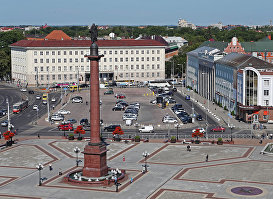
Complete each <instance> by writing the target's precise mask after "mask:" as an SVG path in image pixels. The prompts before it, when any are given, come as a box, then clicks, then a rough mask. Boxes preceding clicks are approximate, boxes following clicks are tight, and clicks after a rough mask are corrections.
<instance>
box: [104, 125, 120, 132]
mask: <svg viewBox="0 0 273 199" xmlns="http://www.w3.org/2000/svg"><path fill="white" fill-rule="evenodd" d="M117 127H120V125H110V126H106V127H104V131H112V132H113V131H114V130H115V129H116V128H117Z"/></svg>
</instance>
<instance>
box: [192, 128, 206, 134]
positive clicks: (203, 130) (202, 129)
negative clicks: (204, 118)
mask: <svg viewBox="0 0 273 199" xmlns="http://www.w3.org/2000/svg"><path fill="white" fill-rule="evenodd" d="M196 129H199V132H200V133H205V132H206V130H205V129H204V128H196ZM196 129H193V130H192V132H193V133H195V130H196Z"/></svg>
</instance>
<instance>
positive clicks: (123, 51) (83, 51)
mask: <svg viewBox="0 0 273 199" xmlns="http://www.w3.org/2000/svg"><path fill="white" fill-rule="evenodd" d="M97 44H98V46H99V54H102V55H104V57H102V58H101V60H100V63H99V67H100V81H102V82H103V81H126V80H134V81H139V82H140V81H149V80H160V79H164V78H165V46H164V45H163V44H162V43H160V42H158V41H155V40H98V41H97ZM90 45H91V41H90V40H57V41H56V40H21V41H18V42H16V43H14V44H12V45H10V48H11V70H12V79H13V81H14V82H15V83H17V84H20V85H22V86H24V85H26V84H27V85H29V86H36V85H47V84H52V83H63V82H77V81H78V79H79V80H80V83H88V82H89V77H90V68H89V67H90V63H89V60H88V59H87V58H85V57H84V55H89V53H90V50H89V48H90Z"/></svg>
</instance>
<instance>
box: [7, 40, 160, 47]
mask: <svg viewBox="0 0 273 199" xmlns="http://www.w3.org/2000/svg"><path fill="white" fill-rule="evenodd" d="M96 43H97V44H98V46H99V47H111V46H164V44H162V43H160V42H158V41H155V40H98V41H97V42H96ZM90 45H91V40H44V41H40V40H21V41H18V42H16V43H13V44H11V45H10V46H19V47H89V46H90Z"/></svg>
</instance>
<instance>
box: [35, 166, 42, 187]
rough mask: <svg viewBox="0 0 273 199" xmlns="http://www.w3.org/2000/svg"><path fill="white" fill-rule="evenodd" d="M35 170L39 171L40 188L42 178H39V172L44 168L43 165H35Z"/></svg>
mask: <svg viewBox="0 0 273 199" xmlns="http://www.w3.org/2000/svg"><path fill="white" fill-rule="evenodd" d="M36 168H37V170H38V171H39V186H42V177H41V172H42V170H43V168H44V165H42V164H41V163H39V164H38V165H36Z"/></svg>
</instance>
